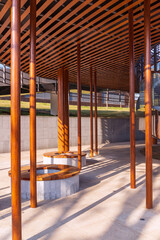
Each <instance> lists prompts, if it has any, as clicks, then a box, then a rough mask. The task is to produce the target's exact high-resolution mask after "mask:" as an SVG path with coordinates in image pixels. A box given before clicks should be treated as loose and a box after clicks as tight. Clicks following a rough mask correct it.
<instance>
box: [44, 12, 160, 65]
mask: <svg viewBox="0 0 160 240" xmlns="http://www.w3.org/2000/svg"><path fill="white" fill-rule="evenodd" d="M157 18H159V17H158V16H157ZM153 20H155V18H154V19H153ZM135 23H136V21H135ZM141 26H143V24H141ZM135 32H136V31H135ZM127 34H128V29H127ZM109 41H110V40H109ZM135 41H136V39H135ZM106 42H107V41H106ZM112 42H113V43H114V41H112ZM137 43H138V41H137ZM127 44H128V35H127V43H126V45H127ZM140 44H141V43H140ZM96 46H98V43H97V42H96ZM98 47H100V46H98ZM103 47H104V46H103ZM111 47H112V46H111ZM111 47H110V48H111ZM122 47H123V45H121V49H122V50H124V49H123V48H122ZM93 48H95V47H94V46H93ZM82 50H83V47H82ZM107 50H108V47H107ZM61 57H62V55H61ZM41 60H42V59H41ZM54 60H56V61H57V59H56V57H55V55H54ZM69 60H70V59H69ZM49 64H50V63H49Z"/></svg>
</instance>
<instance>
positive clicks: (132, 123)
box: [129, 9, 136, 188]
mask: <svg viewBox="0 0 160 240" xmlns="http://www.w3.org/2000/svg"><path fill="white" fill-rule="evenodd" d="M134 72H135V63H134V29H133V9H130V10H129V83H130V85H129V90H130V161H131V164H130V181H131V188H135V185H136V184H135V181H136V180H135V178H136V177H135V172H136V171H135V100H134V94H135V76H134Z"/></svg>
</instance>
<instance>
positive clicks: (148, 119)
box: [144, 0, 153, 208]
mask: <svg viewBox="0 0 160 240" xmlns="http://www.w3.org/2000/svg"><path fill="white" fill-rule="evenodd" d="M150 38H151V34H150V0H145V1H144V40H145V44H144V45H145V68H144V70H145V143H146V208H152V206H153V203H152V201H153V200H152V112H151V107H152V93H151V39H150Z"/></svg>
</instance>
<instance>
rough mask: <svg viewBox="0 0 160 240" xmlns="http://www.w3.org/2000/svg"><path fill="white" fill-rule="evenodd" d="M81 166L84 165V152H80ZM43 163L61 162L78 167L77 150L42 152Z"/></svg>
mask: <svg viewBox="0 0 160 240" xmlns="http://www.w3.org/2000/svg"><path fill="white" fill-rule="evenodd" d="M81 156H82V157H81V161H82V167H84V166H85V165H86V154H85V153H82V154H81ZM43 163H44V164H63V165H70V166H75V167H78V153H77V152H71V151H70V152H61V153H59V152H47V153H44V154H43Z"/></svg>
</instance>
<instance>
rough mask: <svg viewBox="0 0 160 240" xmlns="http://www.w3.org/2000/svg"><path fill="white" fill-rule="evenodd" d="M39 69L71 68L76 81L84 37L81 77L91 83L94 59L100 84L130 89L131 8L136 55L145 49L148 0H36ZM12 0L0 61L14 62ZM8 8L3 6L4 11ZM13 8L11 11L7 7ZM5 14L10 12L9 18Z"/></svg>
mask: <svg viewBox="0 0 160 240" xmlns="http://www.w3.org/2000/svg"><path fill="white" fill-rule="evenodd" d="M38 3H40V5H38V9H37V13H36V14H37V33H36V34H37V41H36V44H37V46H36V54H37V74H38V75H40V76H43V77H48V78H57V69H58V68H59V67H60V66H62V65H64V66H65V67H66V68H69V72H70V81H72V82H76V75H77V74H76V71H77V56H76V45H77V41H80V42H81V71H82V73H81V75H82V83H83V84H86V85H87V84H88V83H89V76H88V75H87V74H88V73H89V65H90V63H92V65H93V66H96V68H97V74H98V82H97V84H98V86H101V87H102V86H103V87H107V86H108V87H110V88H115V89H118V88H119V89H123V90H124V89H125V90H128V87H129V82H128V71H129V65H128V62H129V55H128V54H129V52H128V47H129V46H128V10H129V9H130V8H134V43H135V59H138V57H139V56H140V55H141V54H142V53H143V51H144V6H143V3H144V1H143V0H136V1H134V2H132V1H131V0H122V1H119V0H112V1H105V0H99V1H98V0H97V1H92V0H86V1H80V0H75V1H74V0H70V1H67V0H59V1H57V2H54V1H53V0H47V1H44V2H42V1H41V0H37V4H38ZM28 4H29V2H28V1H27V0H22V1H21V6H22V7H23V6H24V7H23V9H22V12H21V22H22V25H21V42H22V44H21V67H22V70H24V71H26V72H28V71H29V49H30V46H29V43H30V38H29V35H30V29H29V14H30V7H29V5H28ZM10 6H11V0H8V1H6V3H5V4H4V6H3V8H1V13H2V14H0V21H1V19H5V18H6V20H5V22H4V23H3V22H2V26H1V27H0V34H1V38H0V47H1V54H0V61H2V62H4V63H6V64H8V65H10V16H7V15H6V13H7V12H8V10H9V9H10ZM2 10H3V11H2ZM159 11H160V2H159V1H158V0H151V40H152V44H155V43H158V42H159V39H160V27H159V24H160V20H159ZM7 14H8V13H7ZM4 16H5V18H4Z"/></svg>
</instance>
